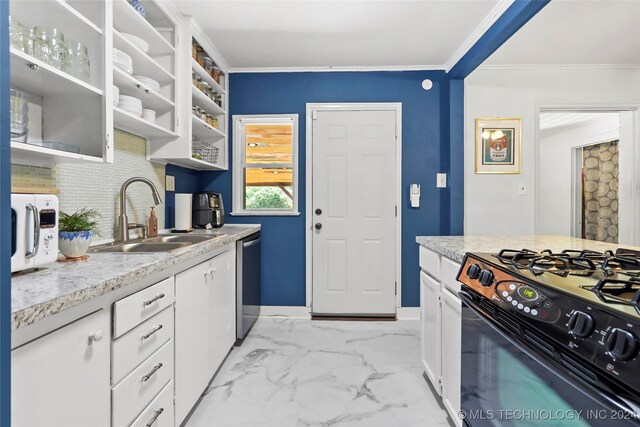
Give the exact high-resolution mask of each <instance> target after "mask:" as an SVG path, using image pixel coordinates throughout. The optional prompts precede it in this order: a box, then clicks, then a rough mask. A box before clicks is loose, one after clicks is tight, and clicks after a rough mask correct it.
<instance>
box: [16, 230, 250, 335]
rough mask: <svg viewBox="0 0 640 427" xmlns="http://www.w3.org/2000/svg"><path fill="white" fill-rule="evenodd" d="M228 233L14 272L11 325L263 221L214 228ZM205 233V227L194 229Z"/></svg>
mask: <svg viewBox="0 0 640 427" xmlns="http://www.w3.org/2000/svg"><path fill="white" fill-rule="evenodd" d="M214 230H215V232H223V233H226V236H223V237H219V238H216V239H212V240H209V241H206V242H202V243H196V244H194V245H191V246H187V247H184V248H181V249H178V250H175V251H173V252H158V253H146V254H143V253H136V254H132V253H129V254H126V253H92V254H90V259H89V260H88V261H86V262H79V263H60V262H58V263H55V264H51V265H49V266H46V267H43V268H41V269H39V270H34V271H26V272H22V273H17V274H13V275H12V276H11V328H12V329H14V330H15V329H18V328H22V327H24V326H27V325H31V324H33V323H35V322H37V321H39V320H42V319H44V318H45V317H48V316H51V315H53V314H56V313H59V312H61V311H63V310H66V309H69V308H71V307H75V306H77V305H79V304H82V303H83V302H86V301H89V300H91V299H93V298H97V297H99V296H102V295H105V294H107V293H109V292H112V291H114V290H116V289H120V288H123V287H125V286H127V285H130V284H132V283H135V282H137V281H138V280H140V279H142V278H144V277H146V276H148V275H150V274H153V273H159V272H162V271H166V270H169V269H170V268H171V267H174V266H176V265H178V264H180V263H182V262H185V261H187V260H189V259H190V258H194V257H197V256H199V255H203V254H206V253H207V252H210V251H212V250H214V249H217V248H221V247H223V246H226V245H228V244H230V243H233V242H235V241H237V240H240V239H242V238H244V237H246V236H248V235H250V234H253V233H255V232H256V231H258V230H260V226H259V225H256V226H246V225H225V226H223V227H222V228H218V229H214ZM194 233H202V234H207V233H208V231H207V230H194Z"/></svg>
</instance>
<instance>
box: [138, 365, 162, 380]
mask: <svg viewBox="0 0 640 427" xmlns="http://www.w3.org/2000/svg"><path fill="white" fill-rule="evenodd" d="M160 368H162V363H158V364H157V365H156V366H154V367H153V369H152V370H151V372H149V373H148V374H147V375H143V376H142V381H144V382H147V381H149V379H150V378H151V377H152V376H153V374H155V373H156V372H158V369H160Z"/></svg>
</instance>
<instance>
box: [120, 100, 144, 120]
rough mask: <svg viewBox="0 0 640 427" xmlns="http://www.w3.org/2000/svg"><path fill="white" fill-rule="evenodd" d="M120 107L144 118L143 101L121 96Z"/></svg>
mask: <svg viewBox="0 0 640 427" xmlns="http://www.w3.org/2000/svg"><path fill="white" fill-rule="evenodd" d="M119 100H120V102H119V103H118V106H119V107H120V108H122V109H123V110H124V111H128V112H129V113H131V114H133V115H135V116H137V117H142V100H141V99H139V98H134V97H133V96H127V95H120V98H119Z"/></svg>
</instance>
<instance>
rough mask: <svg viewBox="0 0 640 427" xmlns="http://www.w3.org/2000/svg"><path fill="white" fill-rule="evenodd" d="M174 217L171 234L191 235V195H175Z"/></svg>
mask: <svg viewBox="0 0 640 427" xmlns="http://www.w3.org/2000/svg"><path fill="white" fill-rule="evenodd" d="M175 197H176V199H175V207H174V216H175V225H174V228H173V230H171V232H172V233H191V232H192V231H193V228H192V223H191V211H192V210H193V208H192V198H193V194H191V193H176V196H175Z"/></svg>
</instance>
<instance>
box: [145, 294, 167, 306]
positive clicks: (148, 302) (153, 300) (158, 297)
mask: <svg viewBox="0 0 640 427" xmlns="http://www.w3.org/2000/svg"><path fill="white" fill-rule="evenodd" d="M162 298H164V294H160V295H156V296H155V297H153V298H151V299H148V300H146V301H144V302H143V303H142V305H145V306H146V305H151V304H153V303H154V302H156V301H158V300H159V299H162Z"/></svg>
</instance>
